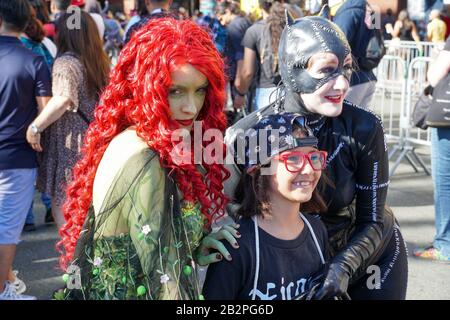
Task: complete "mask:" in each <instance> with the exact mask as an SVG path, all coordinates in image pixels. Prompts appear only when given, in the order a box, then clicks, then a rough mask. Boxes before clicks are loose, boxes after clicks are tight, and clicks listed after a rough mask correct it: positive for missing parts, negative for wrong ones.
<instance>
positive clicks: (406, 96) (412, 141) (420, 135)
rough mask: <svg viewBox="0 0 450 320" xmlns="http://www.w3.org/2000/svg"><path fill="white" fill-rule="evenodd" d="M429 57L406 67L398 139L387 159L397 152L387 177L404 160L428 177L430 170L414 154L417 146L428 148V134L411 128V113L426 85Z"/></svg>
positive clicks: (420, 58)
mask: <svg viewBox="0 0 450 320" xmlns="http://www.w3.org/2000/svg"><path fill="white" fill-rule="evenodd" d="M431 61H432V59H431V58H430V57H416V58H414V59H412V60H411V62H410V63H409V65H408V70H407V73H406V75H407V76H406V79H405V80H404V82H403V84H404V85H403V89H402V99H401V108H400V114H399V139H398V142H397V144H396V145H394V146H393V148H392V150H391V151H390V152H389V159H390V160H391V159H393V157H394V156H395V155H396V154H397V153H398V152H399V156H398V157H397V158H396V159H395V162H394V165H393V166H391V169H390V172H389V175H390V176H392V175H393V174H394V173H395V170H396V169H397V168H398V166H399V165H400V163H401V162H402V161H403V160H404V159H405V158H406V160H407V161H408V162H409V164H410V165H411V166H412V167H413V169H414V170H415V171H416V172H419V166H420V167H422V169H423V170H424V171H425V172H426V173H427V174H428V175H430V170H429V169H428V168H427V166H426V165H425V163H424V161H423V160H422V158H421V157H420V156H419V155H418V154H417V153H416V148H417V146H418V145H425V146H430V145H431V143H430V132H429V130H426V131H423V130H420V129H418V128H415V127H413V126H412V122H411V119H412V112H413V106H414V104H415V102H416V101H417V100H418V98H419V97H420V95H421V94H422V92H423V90H424V88H425V85H426V82H427V81H426V73H427V69H428V66H429V63H430V62H431Z"/></svg>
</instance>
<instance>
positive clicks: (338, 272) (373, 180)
mask: <svg viewBox="0 0 450 320" xmlns="http://www.w3.org/2000/svg"><path fill="white" fill-rule="evenodd" d="M358 127H359V128H360V130H358V131H355V133H354V137H353V138H354V139H355V140H356V144H357V146H356V148H357V151H356V152H357V162H356V163H357V168H356V170H355V172H354V175H355V180H356V186H355V189H356V205H355V216H356V221H355V231H354V233H353V235H352V237H351V238H350V239H349V240H348V243H347V245H346V246H345V247H344V248H343V249H342V250H341V251H340V252H338V253H337V254H336V255H335V256H334V257H333V259H332V261H331V264H330V268H329V271H328V274H327V278H326V280H325V282H324V285H323V287H322V288H321V290H320V291H319V292H318V294H317V296H316V298H318V299H323V298H330V297H333V296H340V295H342V294H343V293H345V291H346V290H347V286H348V282H349V280H350V278H351V277H352V275H353V274H354V273H355V272H356V271H357V270H358V268H359V267H360V266H361V265H363V263H364V262H365V261H366V260H367V259H368V258H369V257H370V256H371V255H372V254H373V253H374V252H375V250H376V249H377V248H378V246H379V245H380V242H381V239H382V235H383V222H384V206H385V203H386V196H387V189H388V184H389V165H388V157H387V148H386V141H385V138H384V130H383V127H382V123H381V120H380V119H378V117H376V116H375V115H373V114H370V113H367V119H361V122H360V123H359V124H358Z"/></svg>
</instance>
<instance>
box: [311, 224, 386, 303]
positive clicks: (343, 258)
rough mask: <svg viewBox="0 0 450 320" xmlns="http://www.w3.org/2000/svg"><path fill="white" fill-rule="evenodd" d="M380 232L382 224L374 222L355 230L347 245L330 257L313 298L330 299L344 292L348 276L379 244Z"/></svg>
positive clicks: (361, 264) (364, 261) (363, 264)
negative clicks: (321, 282)
mask: <svg viewBox="0 0 450 320" xmlns="http://www.w3.org/2000/svg"><path fill="white" fill-rule="evenodd" d="M382 233H383V231H382V226H380V225H378V224H375V223H371V224H369V225H367V226H365V227H363V228H361V229H360V230H359V231H358V232H355V233H354V234H353V236H352V237H351V238H350V239H349V241H348V243H347V245H346V246H345V247H344V248H343V249H342V250H341V251H340V252H338V254H337V255H336V256H335V257H334V258H333V259H332V261H331V263H330V267H329V269H328V272H327V275H326V277H325V280H324V282H323V284H322V287H321V288H319V289H318V291H317V293H316V294H315V295H314V296H313V299H330V298H334V297H341V296H342V294H344V293H346V292H347V288H348V283H349V280H350V278H351V277H352V276H353V274H354V273H355V272H356V271H357V270H358V268H359V267H360V266H365V264H366V262H367V260H368V259H369V258H370V257H371V255H372V254H373V253H374V252H375V250H376V249H377V247H378V246H379V245H380V243H381V237H382Z"/></svg>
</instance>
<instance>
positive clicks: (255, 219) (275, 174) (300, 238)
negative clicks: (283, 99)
mask: <svg viewBox="0 0 450 320" xmlns="http://www.w3.org/2000/svg"><path fill="white" fill-rule="evenodd" d="M249 134H250V140H251V141H250V142H249V143H247V144H246V146H245V151H246V152H245V153H246V161H245V165H244V167H245V172H244V174H243V175H242V177H241V181H240V185H239V187H238V189H237V190H236V195H237V197H240V198H241V199H240V200H241V206H240V208H239V212H238V214H239V216H240V217H241V219H240V220H239V222H238V223H239V225H240V227H239V232H240V234H241V237H240V239H239V250H231V245H230V244H229V243H227V242H224V244H225V246H226V247H227V248H228V249H230V250H229V251H230V252H231V255H232V260H231V261H226V260H223V261H221V262H218V263H213V264H211V265H210V266H209V269H208V273H207V275H206V280H205V285H204V287H203V293H204V296H205V298H206V299H227V300H235V299H238V300H248V299H252V300H255V299H258V300H291V299H298V298H300V297H301V296H302V295H303V296H304V295H307V292H308V291H310V290H309V287H311V286H313V285H314V283H315V281H314V279H315V277H314V275H315V274H317V273H318V272H319V271H321V269H323V267H324V265H325V260H326V259H327V253H328V251H327V250H326V244H327V232H326V229H325V226H324V225H323V223H322V221H320V219H319V217H318V216H313V215H310V214H307V213H310V212H316V211H320V210H321V209H325V205H324V203H323V200H322V199H321V198H320V196H319V195H318V193H317V191H315V188H316V185H317V182H318V181H319V179H320V176H321V171H322V169H323V168H324V166H325V165H326V157H327V155H326V152H324V151H319V150H317V138H316V137H314V135H313V133H312V131H311V130H310V129H309V128H307V127H306V125H305V118H304V117H303V116H300V115H297V114H293V113H279V114H272V115H269V116H267V117H264V118H262V119H261V120H260V121H258V123H256V125H255V126H253V127H252V128H251V129H249ZM277 142H278V143H277Z"/></svg>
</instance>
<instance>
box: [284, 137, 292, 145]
mask: <svg viewBox="0 0 450 320" xmlns="http://www.w3.org/2000/svg"><path fill="white" fill-rule="evenodd" d="M284 140H285V141H286V143H287V144H293V143H294V138H293V137H292V136H286V137H285V138H284Z"/></svg>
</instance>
